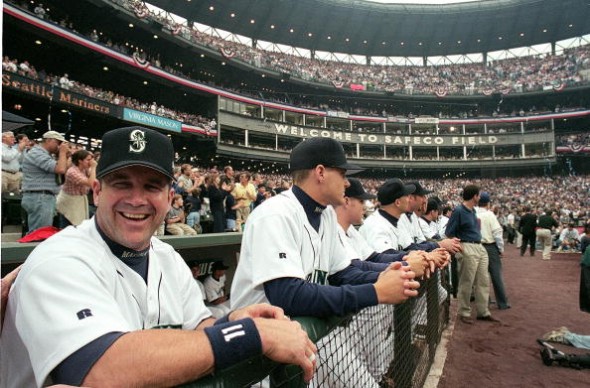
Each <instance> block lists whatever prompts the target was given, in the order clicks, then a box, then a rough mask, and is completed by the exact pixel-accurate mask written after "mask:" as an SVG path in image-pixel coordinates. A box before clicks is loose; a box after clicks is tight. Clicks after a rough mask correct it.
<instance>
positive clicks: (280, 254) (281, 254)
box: [279, 252, 287, 259]
mask: <svg viewBox="0 0 590 388" xmlns="http://www.w3.org/2000/svg"><path fill="white" fill-rule="evenodd" d="M286 258H287V254H286V253H285V252H279V259H286Z"/></svg>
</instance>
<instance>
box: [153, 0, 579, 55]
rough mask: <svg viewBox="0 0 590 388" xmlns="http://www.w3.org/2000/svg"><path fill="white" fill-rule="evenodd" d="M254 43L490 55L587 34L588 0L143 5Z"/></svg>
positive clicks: (157, 1)
mask: <svg viewBox="0 0 590 388" xmlns="http://www.w3.org/2000/svg"><path fill="white" fill-rule="evenodd" d="M148 2H149V3H150V4H153V5H155V6H157V7H159V8H161V9H164V10H166V11H168V12H171V13H174V14H176V15H179V16H181V17H183V18H186V19H187V20H189V21H194V22H198V23H201V24H204V25H207V26H211V27H214V28H219V29H223V30H226V31H229V32H232V33H235V34H239V35H243V36H246V37H249V38H252V39H256V40H262V41H268V42H273V43H278V44H285V45H289V46H294V47H301V48H306V49H310V50H315V51H327V52H337V53H338V52H339V53H347V54H356V55H364V56H401V57H411V56H418V57H428V56H437V55H462V54H472V53H482V52H490V51H495V50H504V49H509V48H515V47H527V46H533V45H536V44H542V43H550V42H557V41H560V40H563V39H568V38H572V37H577V36H583V35H586V34H588V33H590V0H480V1H472V2H468V3H455V4H445V5H425V4H382V3H375V2H371V1H366V0H239V1H235V0H209V1H191V0H182V1H180V0H148Z"/></svg>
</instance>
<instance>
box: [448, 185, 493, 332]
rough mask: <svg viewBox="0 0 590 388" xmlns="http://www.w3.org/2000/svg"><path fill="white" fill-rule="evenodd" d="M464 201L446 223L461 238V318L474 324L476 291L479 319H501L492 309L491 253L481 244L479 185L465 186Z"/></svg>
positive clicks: (459, 295) (449, 232)
mask: <svg viewBox="0 0 590 388" xmlns="http://www.w3.org/2000/svg"><path fill="white" fill-rule="evenodd" d="M462 196H463V204H461V205H459V206H458V207H457V208H455V210H454V211H453V214H451V218H450V219H449V223H448V224H447V229H446V233H445V234H446V235H447V236H448V237H457V238H459V240H460V241H461V247H462V251H461V254H460V255H459V254H458V255H457V258H458V260H459V290H458V297H459V298H458V299H459V311H458V314H459V319H460V320H461V322H463V323H466V324H472V323H473V318H472V317H471V301H470V300H471V294H472V293H474V294H475V305H476V309H477V319H479V320H484V321H491V322H498V320H497V319H496V318H494V317H493V316H492V314H491V313H490V309H489V307H488V302H489V298H490V278H489V275H488V253H487V251H486V250H485V249H484V247H483V246H482V245H481V231H480V228H479V223H478V220H477V216H476V214H475V206H476V205H477V204H478V202H479V198H480V195H479V187H478V186H476V185H472V184H471V185H467V186H465V188H464V189H463V195H462Z"/></svg>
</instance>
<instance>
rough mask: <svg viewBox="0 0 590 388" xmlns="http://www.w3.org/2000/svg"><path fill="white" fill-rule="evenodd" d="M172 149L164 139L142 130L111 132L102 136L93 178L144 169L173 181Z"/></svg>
mask: <svg viewBox="0 0 590 388" xmlns="http://www.w3.org/2000/svg"><path fill="white" fill-rule="evenodd" d="M173 164H174V148H173V147H172V141H171V140H170V139H169V138H168V136H166V135H164V134H162V133H160V132H157V131H154V130H153V129H149V128H144V127H138V126H135V127H125V128H118V129H113V130H112V131H109V132H107V133H105V134H104V136H103V137H102V153H101V155H100V159H99V160H98V166H97V169H96V177H97V178H102V177H103V176H105V175H107V174H109V173H111V172H113V171H116V170H120V169H122V168H125V167H129V166H144V167H149V168H151V169H153V170H156V171H158V172H160V173H162V174H164V175H166V176H167V177H168V178H170V179H171V180H174V172H173Z"/></svg>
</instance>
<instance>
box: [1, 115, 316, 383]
mask: <svg viewBox="0 0 590 388" xmlns="http://www.w3.org/2000/svg"><path fill="white" fill-rule="evenodd" d="M173 160H174V150H173V147H172V142H171V140H170V139H169V138H168V137H167V136H165V135H163V134H161V133H159V132H157V131H155V130H152V129H148V128H142V127H127V128H119V129H115V130H113V131H110V132H107V133H106V134H105V135H104V137H103V142H102V157H101V159H100V162H99V164H98V171H97V178H98V181H95V183H94V184H93V190H94V200H95V203H96V204H97V211H96V216H95V217H93V218H92V219H90V220H86V221H84V222H83V223H82V224H80V225H79V226H77V227H75V228H74V227H69V228H67V229H65V230H63V231H62V232H60V233H58V234H56V235H54V236H53V237H51V238H49V239H47V240H46V241H45V242H43V243H41V244H39V246H38V247H37V248H36V249H35V250H34V251H33V252H32V253H31V254H30V256H29V257H28V258H27V261H26V263H25V264H24V265H23V268H22V270H21V272H20V273H19V276H18V279H17V280H16V282H15V284H14V288H13V290H12V293H11V295H10V297H9V302H8V307H7V310H6V311H7V314H6V315H7V316H6V320H5V326H4V329H3V331H2V347H1V348H0V352H1V354H0V355H1V357H2V368H1V375H0V380H1V381H2V382H3V383H4V384H5V385H6V386H10V387H32V386H42V385H45V384H47V383H54V384H55V383H58V384H69V385H75V386H79V385H83V386H148V385H149V386H152V385H157V386H176V385H179V384H182V383H185V382H188V381H192V380H196V379H198V378H199V377H201V376H204V375H206V374H210V373H212V372H214V371H215V370H221V369H224V368H225V367H228V366H230V365H233V364H235V363H237V362H239V361H242V360H245V359H247V358H249V357H252V356H260V355H262V354H265V355H267V356H269V357H270V358H271V359H273V360H275V361H278V362H283V363H294V364H298V365H300V366H301V367H302V368H303V371H304V378H305V379H306V380H310V379H311V377H312V375H313V373H314V370H313V369H314V363H313V360H312V357H311V356H312V355H314V354H315V352H316V347H315V345H314V344H313V343H312V342H311V341H310V340H309V338H308V337H307V335H306V334H305V333H304V332H303V331H302V329H301V326H300V325H299V324H297V323H294V322H291V321H290V320H289V319H288V318H287V317H285V315H284V313H283V311H282V310H281V309H279V308H276V307H272V306H268V305H266V306H263V305H257V306H248V307H245V308H243V309H240V310H235V311H233V312H231V313H230V314H228V315H226V316H225V317H223V318H221V319H219V320H217V321H215V320H213V319H212V318H211V312H210V311H209V310H208V309H207V308H206V307H205V305H204V304H203V296H202V295H201V292H200V290H199V288H198V286H197V284H196V282H195V281H194V279H193V276H192V274H191V271H190V270H189V268H188V267H187V266H186V264H185V262H184V260H183V259H182V258H181V257H180V255H179V254H178V253H177V252H176V251H175V250H174V248H172V246H170V245H168V244H166V243H164V242H162V241H160V240H159V239H157V238H155V237H153V234H154V232H155V230H156V228H157V227H158V226H159V225H160V224H161V223H162V221H163V220H164V216H165V215H166V213H167V212H168V209H169V207H170V202H171V199H172V196H173V190H172V188H171V182H172V179H173V174H172V163H173ZM17 311H18V314H16V312H17ZM172 329H176V330H172ZM228 332H231V333H233V334H232V337H231V341H229V340H228V339H227V338H226V336H225V334H226V333H228ZM48 333H49V335H48ZM130 354H138V355H141V357H129V355H130Z"/></svg>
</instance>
